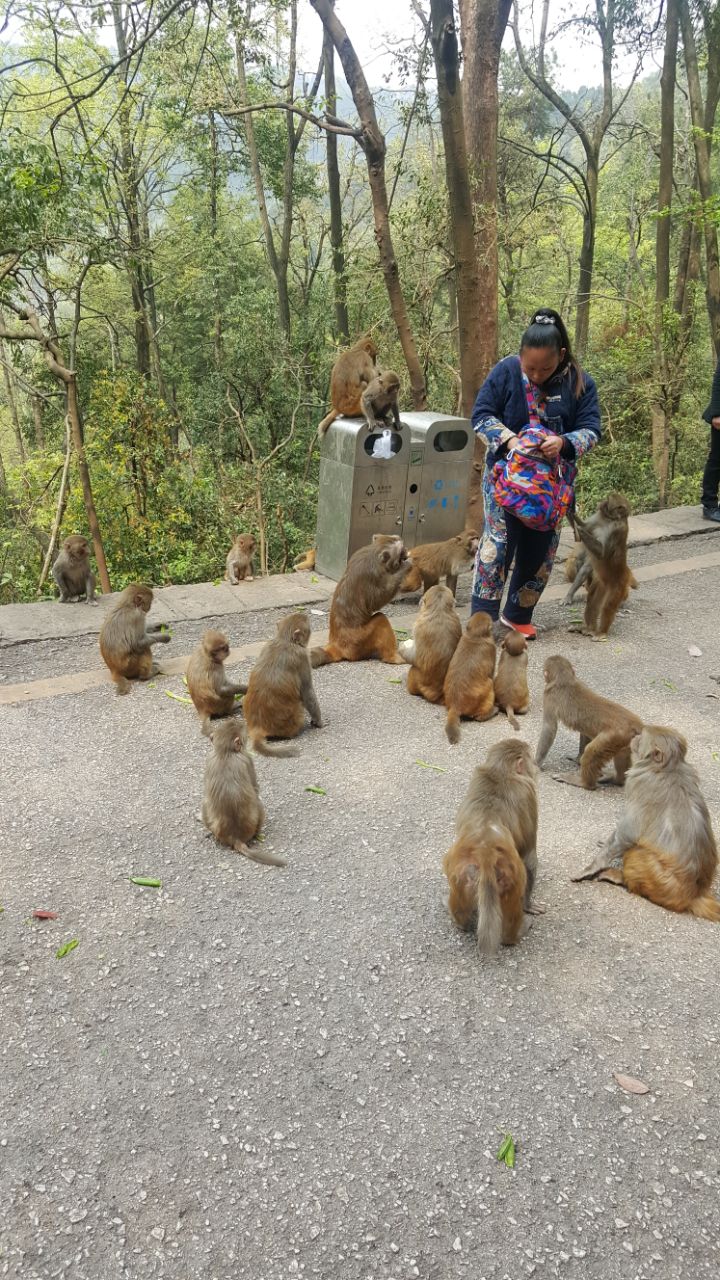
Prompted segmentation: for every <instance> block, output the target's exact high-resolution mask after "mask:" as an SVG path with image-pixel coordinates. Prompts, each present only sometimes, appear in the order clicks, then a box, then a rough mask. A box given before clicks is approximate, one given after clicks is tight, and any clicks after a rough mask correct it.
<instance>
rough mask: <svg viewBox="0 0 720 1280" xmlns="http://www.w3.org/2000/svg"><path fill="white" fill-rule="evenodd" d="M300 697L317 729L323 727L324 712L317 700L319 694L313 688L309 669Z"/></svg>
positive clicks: (301, 687)
mask: <svg viewBox="0 0 720 1280" xmlns="http://www.w3.org/2000/svg"><path fill="white" fill-rule="evenodd" d="M300 697H301V699H302V703H303V706H304V708H305V710H306V711H307V713H308V715H309V716H310V723H311V724H313V725H315V728H316V729H322V712H321V710H320V703H319V702H318V700H317V694H316V693H315V689H314V688H313V682H312V675H311V674H310V671H308V673H307V676H306V677H305V678H304V679H303V681H302V683H301V685H300Z"/></svg>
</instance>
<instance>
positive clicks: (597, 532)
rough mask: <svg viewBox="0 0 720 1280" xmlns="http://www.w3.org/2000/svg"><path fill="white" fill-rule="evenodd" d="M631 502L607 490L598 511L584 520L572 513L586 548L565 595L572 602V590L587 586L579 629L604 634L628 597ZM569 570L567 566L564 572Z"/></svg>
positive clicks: (633, 582)
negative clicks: (582, 617) (583, 615)
mask: <svg viewBox="0 0 720 1280" xmlns="http://www.w3.org/2000/svg"><path fill="white" fill-rule="evenodd" d="M629 514H630V504H629V503H628V500H627V498H625V497H623V495H622V494H621V493H610V494H608V496H607V498H604V499H603V501H602V502H601V503H600V505H599V507H598V509H597V511H596V512H595V514H594V515H592V516H591V517H590V519H589V520H587V521H584V520H581V519H580V516H579V515H578V514H577V512H576V513H575V515H574V517H573V525H574V528H575V531H576V534H577V536H578V537H579V538H580V540H581V542H582V543H583V545H584V549H585V551H586V556H585V557H578V560H577V562H576V563H577V564H578V565H579V567H578V568H577V574H576V577H575V580H574V582H573V584H572V586H571V588H570V590H569V592H568V594H567V596H566V597H565V604H571V603H572V601H573V600H574V598H575V592H576V591H577V590H578V588H579V587H580V585H581V584H582V583H583V582H584V583H585V584H586V585H587V600H586V602H585V618H584V622H583V626H582V631H583V633H584V634H585V635H593V636H595V637H597V638H602V637H604V636H607V633H608V631H609V630H610V627H611V626H612V623H613V621H614V619H615V615H616V614H617V611H618V609H619V608H620V605H621V604H622V603H623V601H624V600H627V598H628V594H629V591H630V588H631V587H636V586H637V582H636V580H635V577H634V576H633V574H632V573H631V571H630V569H629V568H628V563H627V540H628V516H629ZM567 572H568V570H567V568H566V573H567Z"/></svg>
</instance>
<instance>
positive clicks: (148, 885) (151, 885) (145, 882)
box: [128, 876, 162, 889]
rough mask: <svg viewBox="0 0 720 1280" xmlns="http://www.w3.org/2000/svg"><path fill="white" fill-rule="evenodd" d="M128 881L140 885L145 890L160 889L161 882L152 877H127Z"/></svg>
mask: <svg viewBox="0 0 720 1280" xmlns="http://www.w3.org/2000/svg"><path fill="white" fill-rule="evenodd" d="M128 879H129V880H130V881H131V883H132V884H140V885H142V886H143V887H144V888H145V889H162V880H156V879H154V877H153V876H129V877H128Z"/></svg>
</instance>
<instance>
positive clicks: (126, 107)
mask: <svg viewBox="0 0 720 1280" xmlns="http://www.w3.org/2000/svg"><path fill="white" fill-rule="evenodd" d="M112 13H113V20H114V26H115V41H116V45H117V51H118V57H119V58H120V59H121V63H120V82H119V92H120V105H119V107H118V124H119V128H120V173H121V178H122V206H123V212H124V215H125V220H126V223H127V230H128V242H129V253H128V256H127V260H126V264H125V265H126V270H127V274H128V280H129V282H130V293H131V296H132V304H133V312H134V315H135V359H136V364H137V371H138V373H139V374H140V376H141V377H143V378H147V379H149V378H150V343H149V340H148V334H149V324H148V318H147V313H146V310H145V305H146V303H145V289H144V279H143V260H142V258H143V245H142V235H141V227H140V208H139V179H138V172H137V162H136V157H135V153H134V150H133V140H132V129H131V123H130V99H129V97H128V96H127V80H128V75H129V63H128V61H127V41H126V38H125V16H124V15H123V10H122V5H121V4H120V3H119V0H113V4H112Z"/></svg>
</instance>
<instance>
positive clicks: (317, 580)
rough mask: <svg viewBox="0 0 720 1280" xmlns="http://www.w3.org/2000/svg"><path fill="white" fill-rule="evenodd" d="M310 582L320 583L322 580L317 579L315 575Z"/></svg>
mask: <svg viewBox="0 0 720 1280" xmlns="http://www.w3.org/2000/svg"><path fill="white" fill-rule="evenodd" d="M310 581H311V582H319V581H320V579H319V578H316V577H315V574H313V575H312V577H311V579H310Z"/></svg>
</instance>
